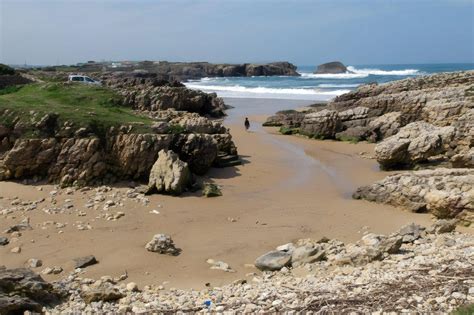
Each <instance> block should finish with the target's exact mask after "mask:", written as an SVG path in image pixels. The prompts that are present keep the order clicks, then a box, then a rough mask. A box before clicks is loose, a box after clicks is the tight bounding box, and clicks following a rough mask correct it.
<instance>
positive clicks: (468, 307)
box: [451, 304, 474, 315]
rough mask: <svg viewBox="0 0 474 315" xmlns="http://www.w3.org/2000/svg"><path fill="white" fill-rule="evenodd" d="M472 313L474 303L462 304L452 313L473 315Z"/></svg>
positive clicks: (453, 314) (473, 312)
mask: <svg viewBox="0 0 474 315" xmlns="http://www.w3.org/2000/svg"><path fill="white" fill-rule="evenodd" d="M472 314H474V304H469V305H464V306H461V307H459V308H458V309H456V310H455V311H453V312H452V313H451V315H472Z"/></svg>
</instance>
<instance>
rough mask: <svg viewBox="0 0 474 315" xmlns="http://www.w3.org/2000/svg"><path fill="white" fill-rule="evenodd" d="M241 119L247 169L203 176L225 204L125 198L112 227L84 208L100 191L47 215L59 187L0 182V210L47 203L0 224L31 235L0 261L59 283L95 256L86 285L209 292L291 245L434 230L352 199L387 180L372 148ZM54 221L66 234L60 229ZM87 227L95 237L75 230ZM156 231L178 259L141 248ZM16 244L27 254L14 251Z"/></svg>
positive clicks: (117, 190)
mask: <svg viewBox="0 0 474 315" xmlns="http://www.w3.org/2000/svg"><path fill="white" fill-rule="evenodd" d="M233 102H239V101H238V100H237V101H235V100H234V101H233ZM242 102H243V101H242ZM245 102H246V103H247V104H248V102H249V101H248V100H245ZM300 105H301V104H300V103H298V102H296V103H292V106H300ZM239 114H240V112H239V111H235V114H234V113H232V112H231V113H230V118H229V119H227V120H226V121H227V125H228V127H229V128H230V129H231V133H232V135H233V138H234V140H235V143H236V145H237V147H238V150H239V154H240V155H241V157H242V158H243V160H244V163H243V165H241V166H237V167H232V168H225V169H213V170H211V172H210V173H209V174H208V175H207V176H209V178H212V179H213V181H215V183H217V184H218V185H219V186H221V188H222V191H223V194H224V195H223V196H222V197H219V198H202V197H201V196H199V195H196V194H193V193H188V194H186V195H184V196H182V197H172V196H164V195H151V196H148V199H149V204H148V205H144V204H142V203H140V202H137V201H135V200H132V199H127V198H122V199H121V200H122V201H123V206H113V207H110V209H109V210H107V211H108V212H111V213H116V212H118V211H120V212H123V213H124V214H125V215H124V216H123V217H121V218H120V219H118V220H116V221H107V220H105V219H104V218H103V217H101V214H103V213H104V211H103V210H102V204H103V202H102V203H101V204H100V207H99V208H98V209H97V210H94V209H90V208H89V209H88V208H85V207H84V205H85V204H86V203H87V201H88V200H90V199H92V198H94V195H95V194H96V192H95V191H94V190H90V191H84V192H80V191H75V192H74V193H73V194H70V195H68V194H66V191H65V190H58V195H57V197H56V200H57V205H61V204H64V203H65V202H66V203H69V204H72V206H71V208H70V209H69V211H68V212H67V213H60V214H47V213H45V212H44V211H42V209H43V208H48V203H49V198H50V192H51V191H53V190H57V188H55V187H54V186H52V185H22V184H20V183H14V182H0V191H1V197H2V198H1V199H0V209H1V208H7V207H9V206H10V203H11V202H12V200H14V199H16V198H19V199H20V200H22V201H34V200H39V199H41V198H45V201H44V202H42V203H39V204H38V207H37V209H35V210H32V211H28V212H26V213H12V214H10V215H7V216H5V219H2V221H1V222H0V230H2V231H4V230H6V229H7V228H8V227H9V226H11V225H14V224H16V223H18V222H20V221H21V220H22V219H23V218H24V217H28V218H30V224H31V226H32V227H33V229H32V230H26V231H22V232H21V234H22V235H21V236H20V237H18V238H17V239H16V240H15V239H12V240H11V243H10V244H9V245H8V246H4V247H2V248H0V255H1V263H2V264H4V265H6V266H7V267H19V266H23V265H24V264H25V262H26V261H27V260H28V259H29V258H38V259H41V260H42V261H43V267H40V268H38V271H40V270H41V269H42V268H44V267H45V266H61V267H62V268H63V269H64V272H63V273H62V274H60V275H57V276H51V275H48V276H45V278H46V279H47V280H53V279H56V278H58V277H60V276H62V275H64V274H66V273H67V272H69V271H71V270H72V268H73V264H72V259H74V258H76V257H81V256H85V255H94V256H95V257H96V258H97V259H98V260H99V264H97V265H94V266H91V267H89V268H87V269H86V270H85V271H86V273H85V276H86V277H90V278H99V277H101V276H103V275H110V276H115V277H116V276H119V275H121V274H123V273H125V271H126V272H127V273H128V275H129V280H130V281H134V282H137V283H138V284H139V285H140V286H143V285H146V284H160V283H164V284H165V287H167V288H170V287H177V288H203V287H204V286H205V284H206V283H210V284H211V285H213V286H216V285H222V284H225V283H229V282H231V281H233V280H236V279H240V278H244V277H245V275H246V274H248V273H250V272H256V271H257V270H256V269H254V268H252V267H248V266H246V264H252V263H253V262H254V260H255V258H256V257H258V256H259V255H261V254H262V253H264V252H266V251H268V250H271V249H272V248H274V247H275V246H277V245H280V244H284V243H288V242H290V241H292V240H296V239H301V238H313V239H317V238H320V237H322V236H326V237H329V238H337V239H340V240H342V241H355V240H357V239H359V238H360V237H361V234H362V233H363V232H364V231H372V232H375V233H391V232H393V231H395V230H396V229H398V228H399V227H400V226H402V225H404V224H406V223H410V222H416V223H420V224H424V225H427V224H429V223H430V217H429V215H425V214H413V213H408V212H406V211H402V210H399V209H396V208H393V207H391V206H383V205H378V204H374V203H369V202H367V201H360V200H353V199H351V193H352V192H353V191H354V190H355V189H356V188H357V187H358V186H360V185H364V184H369V183H371V182H373V181H374V180H378V179H381V178H383V177H384V176H386V175H387V174H386V173H384V172H381V171H379V170H378V165H377V163H376V161H374V160H372V159H367V158H365V157H363V156H361V155H360V152H368V153H370V152H371V151H372V149H373V144H367V143H359V144H350V143H343V142H333V141H316V140H310V139H305V138H302V137H294V136H283V135H279V134H277V133H276V129H275V128H263V127H260V124H261V122H262V119H263V117H264V116H262V115H254V116H250V120H251V124H252V127H251V129H250V131H249V132H246V131H245V130H244V128H243V126H241V124H240V123H237V122H238V121H239V120H241V121H243V116H240V115H239ZM128 184H129V183H123V185H116V186H114V187H113V189H112V191H109V192H106V193H105V194H106V195H107V196H108V197H107V199H113V198H114V197H115V198H116V197H117V194H119V195H120V194H121V195H122V196H123V195H125V193H126V191H127V190H128V189H129V188H128V187H126V186H127V185H128ZM39 189H41V191H40V190H39ZM113 194H115V196H113ZM67 199H69V200H67ZM116 199H117V198H116ZM119 199H120V198H119ZM153 210H157V211H158V212H159V214H156V213H152V211H153ZM107 211H106V212H107ZM155 212H156V211H155ZM78 221H80V222H78ZM58 222H59V223H62V224H64V227H61V228H57V227H55V226H54V223H58ZM81 224H82V225H86V226H87V225H89V226H90V229H86V230H78V228H77V227H78V225H81ZM157 233H166V234H169V235H171V237H172V238H173V240H174V241H175V244H176V245H177V247H179V248H181V249H182V254H181V255H179V256H175V257H172V256H166V255H158V254H156V253H151V252H148V251H146V250H145V249H144V245H145V244H146V243H147V242H148V241H149V240H150V239H151V238H152V236H153V235H154V234H157ZM18 245H21V247H22V251H21V253H19V254H15V253H11V252H10V250H11V248H13V247H14V246H18ZM209 258H212V259H215V260H221V261H224V262H226V263H228V264H229V265H230V266H231V267H232V269H234V270H235V271H236V272H235V273H227V272H223V271H221V270H210V269H209V267H210V266H209V264H207V263H206V260H207V259H209Z"/></svg>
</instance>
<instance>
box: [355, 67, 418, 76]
mask: <svg viewBox="0 0 474 315" xmlns="http://www.w3.org/2000/svg"><path fill="white" fill-rule="evenodd" d="M347 70H349V71H350V72H353V73H356V74H367V75H369V74H373V75H417V74H420V72H419V70H417V69H403V70H380V69H357V68H354V67H352V66H348V67H347Z"/></svg>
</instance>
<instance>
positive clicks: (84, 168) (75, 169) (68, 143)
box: [0, 110, 237, 186]
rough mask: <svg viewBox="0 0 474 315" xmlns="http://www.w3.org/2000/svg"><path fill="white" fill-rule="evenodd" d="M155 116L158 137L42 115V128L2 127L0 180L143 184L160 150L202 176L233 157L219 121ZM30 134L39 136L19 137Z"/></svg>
mask: <svg viewBox="0 0 474 315" xmlns="http://www.w3.org/2000/svg"><path fill="white" fill-rule="evenodd" d="M155 114H156V115H157V116H156V119H157V121H158V122H159V125H158V126H155V129H153V128H152V130H156V132H159V133H152V132H153V131H152V130H149V131H146V132H145V133H139V132H137V131H135V130H133V129H132V128H129V126H122V127H120V128H111V129H110V130H106V131H105V133H104V134H96V133H95V131H94V130H93V129H88V128H83V127H81V128H79V129H78V128H77V127H76V128H74V127H71V126H69V125H67V124H66V125H64V124H60V123H59V122H58V121H57V120H56V119H57V118H56V119H55V118H51V117H49V116H48V115H46V116H48V117H49V118H48V119H49V120H48V119H44V118H45V117H46V116H45V117H43V118H39V121H45V120H47V121H49V123H48V124H47V127H44V128H43V127H41V126H39V124H38V123H33V124H32V125H30V126H24V125H22V124H21V123H17V124H14V125H13V126H12V127H6V126H3V128H0V143H2V144H3V146H0V149H1V150H0V180H11V179H28V178H33V179H43V178H46V179H48V181H50V182H55V183H60V184H61V185H63V186H69V185H73V184H77V185H88V184H102V183H111V182H114V181H117V180H124V179H133V180H142V181H147V180H148V175H149V172H150V170H151V168H152V166H153V164H154V163H155V161H156V159H157V157H158V152H159V151H160V150H163V149H167V150H172V151H174V152H175V153H177V154H178V155H179V158H180V159H181V160H182V161H184V162H186V163H188V165H189V168H190V170H191V172H193V173H195V174H199V175H202V174H204V173H205V172H207V170H208V169H209V168H210V167H211V166H212V165H213V164H214V163H215V162H216V161H217V159H218V156H223V155H224V156H225V155H232V156H233V155H236V154H237V150H236V147H235V145H234V143H233V141H232V136H231V135H230V134H229V132H228V130H227V129H226V128H224V127H223V125H222V124H221V123H219V122H216V121H211V120H209V119H207V118H204V117H201V116H199V115H198V114H196V113H186V112H177V111H173V110H168V111H159V112H156V113H155ZM154 117H155V116H154ZM13 121H15V119H14V118H13ZM157 124H158V123H157ZM0 127H1V126H0ZM31 129H34V130H38V134H40V135H41V134H42V135H44V137H42V138H28V137H23V133H24V132H27V131H28V130H31ZM2 130H3V131H2ZM23 130H26V131H23Z"/></svg>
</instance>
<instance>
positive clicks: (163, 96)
mask: <svg viewBox="0 0 474 315" xmlns="http://www.w3.org/2000/svg"><path fill="white" fill-rule="evenodd" d="M96 77H98V78H100V79H101V80H102V82H103V84H105V85H106V86H109V87H111V88H113V89H115V90H117V91H118V92H119V93H120V94H121V95H122V96H123V99H124V103H125V104H126V105H129V106H131V107H133V108H135V109H137V110H141V111H158V110H166V109H175V110H178V111H187V112H192V113H198V114H200V115H208V116H211V117H222V116H224V115H225V114H224V110H225V108H226V107H225V104H224V101H223V100H222V99H221V98H219V97H217V96H216V94H208V93H204V92H201V91H197V90H191V89H188V88H186V87H185V86H184V85H183V84H181V83H179V82H176V81H166V80H162V79H159V76H157V75H156V74H141V73H105V74H103V73H98V74H97V75H96Z"/></svg>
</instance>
